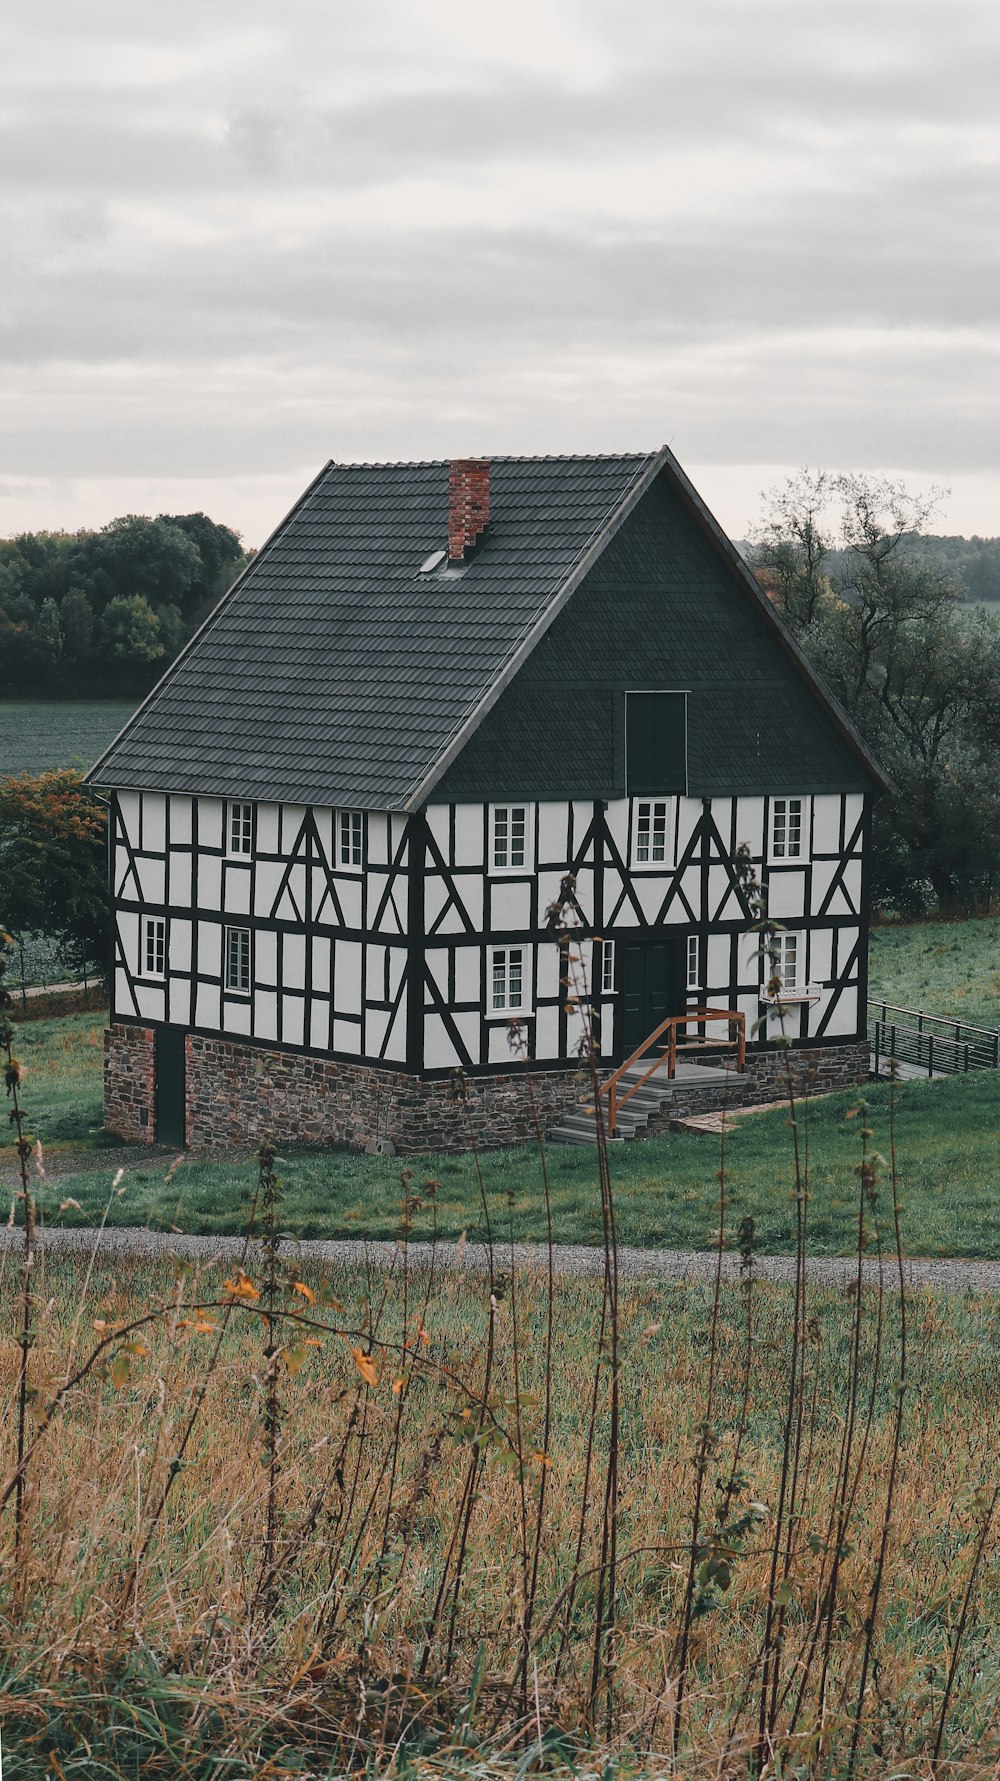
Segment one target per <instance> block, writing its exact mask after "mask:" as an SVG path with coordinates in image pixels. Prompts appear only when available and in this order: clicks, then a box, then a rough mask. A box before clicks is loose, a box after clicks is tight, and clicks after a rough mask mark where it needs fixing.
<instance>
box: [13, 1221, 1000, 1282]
mask: <svg viewBox="0 0 1000 1781" xmlns="http://www.w3.org/2000/svg"><path fill="white" fill-rule="evenodd" d="M21 1241H22V1236H21V1232H20V1231H19V1230H11V1229H10V1228H9V1227H7V1226H3V1227H0V1249H10V1248H15V1249H16V1248H18V1247H19V1245H20V1243H21ZM39 1241H40V1242H41V1243H42V1244H44V1246H45V1248H46V1249H47V1250H49V1251H50V1252H66V1251H69V1252H73V1251H77V1252H80V1253H85V1252H87V1251H89V1249H90V1247H91V1246H92V1244H93V1242H94V1233H93V1231H89V1230H61V1229H57V1228H53V1229H51V1230H46V1231H43V1232H41V1233H40V1234H39ZM99 1242H100V1250H101V1254H102V1255H107V1256H112V1255H123V1256H129V1257H134V1258H137V1259H138V1258H143V1257H155V1256H158V1255H159V1256H167V1255H171V1254H173V1255H184V1256H190V1257H191V1258H192V1259H194V1258H198V1259H200V1260H202V1261H203V1262H212V1261H215V1260H225V1259H228V1258H229V1257H231V1256H234V1255H239V1254H240V1252H241V1250H242V1248H243V1239H242V1238H241V1237H187V1236H176V1235H173V1234H170V1233H167V1232H160V1231H147V1230H141V1229H128V1228H126V1229H111V1230H105V1231H104V1232H102V1234H101V1237H100V1240H99ZM254 1247H255V1246H254ZM398 1253H399V1250H398V1245H397V1244H395V1243H383V1242H371V1243H366V1242H364V1241H362V1240H360V1239H357V1238H346V1237H345V1238H339V1239H335V1240H327V1241H324V1240H320V1239H315V1240H312V1239H311V1240H307V1241H298V1242H296V1241H294V1240H293V1239H288V1240H287V1241H286V1242H284V1243H283V1244H282V1254H283V1255H285V1256H289V1257H292V1256H294V1257H296V1258H298V1259H301V1260H303V1261H310V1262H318V1263H320V1264H321V1265H323V1264H325V1265H326V1266H327V1267H345V1266H346V1267H351V1266H355V1267H356V1266H357V1265H358V1264H359V1263H362V1262H364V1261H366V1260H367V1261H368V1262H370V1263H374V1264H375V1265H376V1266H378V1265H381V1266H385V1265H386V1264H388V1263H389V1262H391V1261H392V1259H393V1257H394V1256H398ZM510 1255H511V1252H510V1247H509V1245H503V1244H501V1245H498V1247H497V1250H496V1255H495V1265H496V1270H497V1273H498V1274H502V1273H507V1272H509V1269H510ZM409 1259H410V1265H411V1267H418V1268H419V1267H426V1266H428V1265H429V1263H430V1259H431V1246H430V1244H429V1243H411V1244H410V1246H409ZM455 1260H456V1256H455V1245H454V1244H452V1243H439V1244H438V1247H437V1263H436V1265H437V1267H438V1268H448V1267H451V1266H453V1265H454V1263H455ZM457 1261H458V1265H459V1266H460V1267H462V1268H464V1269H471V1270H473V1271H474V1272H478V1273H483V1272H485V1270H486V1267H487V1256H486V1250H485V1248H484V1246H483V1245H482V1244H481V1243H466V1244H464V1245H463V1246H462V1249H461V1252H460V1254H459V1256H458V1257H457ZM514 1262H515V1265H516V1267H518V1268H519V1269H523V1268H535V1269H539V1270H541V1269H544V1268H545V1266H546V1252H545V1250H544V1248H543V1247H542V1246H541V1245H540V1244H537V1243H518V1244H515V1246H514ZM618 1264H619V1273H620V1276H621V1278H622V1279H623V1280H640V1279H653V1280H711V1279H712V1278H713V1276H714V1273H715V1265H716V1257H715V1255H714V1254H713V1253H711V1252H708V1253H705V1252H703V1251H695V1250H690V1249H625V1248H623V1249H620V1250H619V1251H618ZM861 1266H862V1273H863V1276H864V1279H865V1281H866V1282H869V1283H872V1284H874V1283H875V1282H876V1281H877V1279H878V1263H877V1261H875V1260H873V1259H872V1258H871V1257H866V1259H865V1260H864V1261H863V1262H862V1264H861ZM603 1267H604V1256H603V1252H602V1251H601V1250H600V1249H589V1248H585V1247H584V1246H583V1245H582V1244H574V1243H567V1244H562V1245H560V1247H559V1248H558V1249H557V1250H556V1271H557V1272H558V1273H559V1274H575V1275H579V1276H580V1277H582V1278H584V1279H587V1278H590V1279H593V1278H595V1277H596V1278H600V1275H601V1272H602V1270H603ZM722 1269H723V1277H724V1278H725V1279H726V1280H737V1279H738V1278H739V1272H740V1266H739V1257H738V1255H736V1254H732V1253H727V1254H726V1255H724V1256H723V1258H722ZM757 1273H758V1275H759V1276H760V1277H761V1278H762V1279H765V1280H792V1279H794V1276H795V1258H794V1257H793V1256H790V1255H761V1256H758V1257H757ZM905 1273H906V1282H907V1285H908V1286H909V1287H914V1288H920V1287H928V1288H930V1289H931V1290H932V1291H934V1292H976V1293H979V1292H1000V1262H976V1261H948V1260H942V1261H938V1260H934V1261H908V1262H906V1264H905ZM856 1274H857V1262H856V1261H854V1260H853V1259H852V1258H851V1257H850V1256H814V1257H810V1259H809V1279H810V1280H811V1281H812V1283H813V1285H814V1286H847V1285H848V1284H850V1283H851V1282H852V1281H853V1280H854V1279H855V1277H856ZM884 1278H885V1284H886V1288H887V1289H888V1290H890V1291H891V1290H892V1288H893V1287H894V1286H895V1285H896V1284H897V1280H898V1276H897V1271H896V1265H895V1262H894V1261H892V1260H889V1261H887V1262H886V1264H885V1270H884Z"/></svg>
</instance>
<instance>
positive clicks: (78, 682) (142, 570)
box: [0, 513, 248, 698]
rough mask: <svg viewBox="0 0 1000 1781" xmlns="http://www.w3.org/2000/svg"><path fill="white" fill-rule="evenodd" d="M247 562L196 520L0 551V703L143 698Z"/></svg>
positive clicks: (8, 545)
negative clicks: (32, 699)
mask: <svg viewBox="0 0 1000 1781" xmlns="http://www.w3.org/2000/svg"><path fill="white" fill-rule="evenodd" d="M247 560H248V553H246V552H245V551H244V549H243V545H242V542H241V540H240V536H239V533H238V532H234V531H233V530H232V529H231V528H230V527H229V526H222V525H218V524H217V523H216V522H215V521H214V520H211V519H209V518H208V517H207V515H206V514H204V513H183V514H165V513H164V514H160V515H159V517H158V518H156V519H150V518H146V517H145V516H142V515H139V514H126V515H124V516H123V517H122V518H120V519H114V520H111V521H110V523H109V524H108V525H106V526H102V527H101V529H100V530H99V531H79V532H23V533H21V534H20V535H19V536H18V537H16V538H5V539H0V696H3V697H12V696H13V697H20V696H23V695H25V694H29V695H32V696H35V697H49V698H70V697H75V698H88V697H97V696H116V695H119V696H125V697H132V696H134V695H140V694H142V693H145V692H146V691H147V690H148V688H149V687H150V686H152V685H153V683H154V682H155V681H156V680H157V679H158V678H159V676H160V675H161V674H162V673H163V671H164V669H165V668H167V667H168V666H169V664H170V662H171V661H172V660H173V658H174V656H175V655H176V654H177V652H178V650H179V649H180V648H181V647H182V646H183V644H184V643H186V642H187V640H188V638H189V637H190V636H191V634H192V633H193V631H194V630H195V629H196V628H197V626H198V625H199V624H200V623H201V621H202V619H203V618H204V617H205V615H206V613H208V612H209V611H210V610H211V608H212V607H213V606H214V605H215V602H216V601H217V600H218V599H219V598H220V597H221V596H222V594H224V593H225V591H226V589H227V588H228V587H230V586H231V584H232V582H233V581H234V579H235V577H236V576H237V575H238V574H239V573H240V570H241V569H242V568H243V567H244V565H245V563H246V562H247Z"/></svg>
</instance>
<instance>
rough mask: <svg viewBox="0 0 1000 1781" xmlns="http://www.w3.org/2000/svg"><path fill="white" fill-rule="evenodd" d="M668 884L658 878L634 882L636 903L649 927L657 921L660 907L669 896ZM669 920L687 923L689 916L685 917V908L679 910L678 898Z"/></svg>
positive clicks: (668, 916)
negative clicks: (667, 895)
mask: <svg viewBox="0 0 1000 1781" xmlns="http://www.w3.org/2000/svg"><path fill="white" fill-rule="evenodd" d="M668 882H669V880H668V879H666V878H658V877H657V878H634V879H633V880H632V890H633V892H634V894H635V898H636V901H637V902H638V904H639V907H640V909H641V910H642V914H643V921H644V923H645V925H646V926H647V927H649V926H651V925H652V924H653V923H654V922H655V921H656V918H657V916H658V915H659V913H660V906H661V904H662V902H663V899H664V897H665V896H666V894H667V884H668ZM624 913H625V911H624V910H623V911H622V914H623V915H624ZM667 920H668V921H687V916H686V915H685V913H684V910H683V908H678V906H677V901H676V898H675V900H674V903H673V905H672V907H671V908H670V909H669V910H668V912H667Z"/></svg>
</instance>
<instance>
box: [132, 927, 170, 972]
mask: <svg viewBox="0 0 1000 1781" xmlns="http://www.w3.org/2000/svg"><path fill="white" fill-rule="evenodd" d="M140 943H141V946H142V957H141V959H140V961H139V964H140V971H139V975H140V977H154V978H161V979H162V978H164V977H165V976H166V974H167V918H166V916H165V915H144V916H143V918H142V934H141V936H140ZM150 953H152V957H153V963H152V964H150V962H149V959H150ZM157 955H159V964H157V962H156V960H157Z"/></svg>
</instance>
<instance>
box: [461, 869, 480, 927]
mask: <svg viewBox="0 0 1000 1781" xmlns="http://www.w3.org/2000/svg"><path fill="white" fill-rule="evenodd" d="M455 885H456V889H457V891H458V895H459V897H460V898H461V901H462V908H463V909H464V910H465V913H466V915H467V916H468V918H469V920H470V921H471V923H472V926H473V928H475V929H476V931H477V932H481V931H482V927H483V908H484V897H485V892H484V888H483V880H482V878H481V877H480V876H479V874H478V873H472V872H469V873H467V874H463V876H462V877H461V878H457V879H456V880H455Z"/></svg>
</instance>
